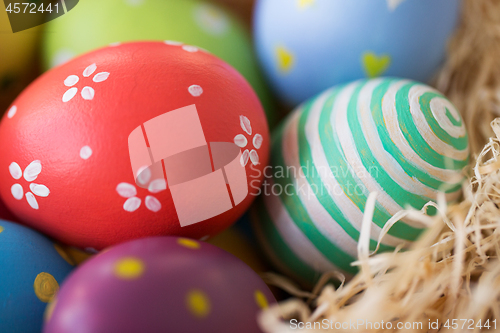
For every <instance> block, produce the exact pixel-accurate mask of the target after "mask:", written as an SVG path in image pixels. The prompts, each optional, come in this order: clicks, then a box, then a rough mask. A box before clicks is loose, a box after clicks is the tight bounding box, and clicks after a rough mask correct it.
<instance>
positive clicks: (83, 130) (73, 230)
mask: <svg viewBox="0 0 500 333" xmlns="http://www.w3.org/2000/svg"><path fill="white" fill-rule="evenodd" d="M12 107H15V108H16V109H17V112H16V113H15V114H14V115H13V116H12V117H10V116H9V115H6V116H4V118H3V120H2V123H1V124H0V142H2V143H3V144H2V145H1V146H0V170H1V171H0V181H1V182H2V184H3V186H0V187H1V188H0V194H1V195H2V198H3V199H4V201H5V204H6V205H7V206H8V207H9V208H10V209H11V210H12V212H13V213H14V214H15V215H16V216H18V217H19V218H20V219H21V220H22V221H23V222H25V223H26V224H28V225H30V226H32V227H34V228H35V229H39V230H41V231H43V232H44V233H46V234H48V235H50V236H52V237H54V238H55V239H58V240H60V241H61V242H63V243H65V244H68V245H73V246H77V247H80V248H83V249H93V250H101V249H103V248H104V247H107V246H109V245H112V244H116V243H119V242H123V241H126V240H131V239H135V238H140V237H146V236H152V235H176V236H188V237H190V238H196V239H199V238H202V237H208V236H214V235H216V234H217V233H219V232H220V231H222V230H224V229H226V228H227V227H229V226H230V225H231V224H232V223H234V222H235V221H236V220H237V219H238V218H239V217H240V216H241V215H242V214H243V213H244V212H245V210H246V209H247V208H248V207H249V205H250V203H251V201H252V200H253V198H254V197H255V194H256V193H257V192H258V189H259V187H260V184H261V179H262V177H263V175H262V169H263V168H264V166H265V165H266V164H267V161H268V154H269V133H268V128H267V121H266V117H265V115H264V111H263V110H262V107H261V105H260V103H259V100H258V98H257V96H256V95H255V93H254V92H253V90H252V88H251V87H250V85H248V83H247V82H246V81H245V80H244V78H243V77H242V76H241V75H240V74H239V73H238V72H236V71H235V70H234V69H233V68H232V67H230V66H229V65H227V64H226V63H225V62H223V61H221V60H220V59H218V58H216V57H215V56H213V55H210V54H208V53H205V52H203V51H201V50H199V49H198V48H196V47H193V46H186V45H183V46H179V45H168V44H165V43H160V42H144V43H130V44H123V45H120V46H116V47H107V48H104V49H100V50H98V51H95V52H92V53H89V54H87V55H84V56H82V57H79V58H76V59H75V60H73V61H71V62H69V63H67V64H65V65H62V66H60V67H58V68H55V69H53V70H51V71H49V72H47V73H46V74H44V75H43V76H42V77H40V78H39V79H38V80H37V81H35V82H34V83H33V84H32V85H31V86H29V87H28V88H27V89H26V90H25V91H24V92H23V94H21V95H20V97H19V98H18V99H17V100H16V101H14V104H13V106H12Z"/></svg>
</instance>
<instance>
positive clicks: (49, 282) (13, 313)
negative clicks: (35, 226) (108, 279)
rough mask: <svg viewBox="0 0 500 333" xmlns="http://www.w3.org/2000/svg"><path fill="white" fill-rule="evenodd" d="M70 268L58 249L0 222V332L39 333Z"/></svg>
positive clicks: (29, 232) (37, 236) (32, 233)
mask: <svg viewBox="0 0 500 333" xmlns="http://www.w3.org/2000/svg"><path fill="white" fill-rule="evenodd" d="M72 268H73V266H72V265H71V264H70V263H69V259H67V257H66V255H65V253H64V252H63V251H62V249H61V248H59V246H58V245H56V244H54V243H53V242H51V241H50V240H49V239H47V238H46V237H44V236H42V235H41V234H39V233H37V232H35V231H33V230H31V229H28V228H26V227H23V226H21V225H18V224H15V223H12V222H7V221H5V220H0V281H1V283H0V332H9V333H17V332H19V333H30V332H40V331H41V329H42V324H43V313H44V311H45V307H46V305H47V303H48V302H49V301H51V300H52V298H53V296H54V295H55V293H56V292H57V291H58V290H59V285H60V284H61V283H62V281H63V280H64V278H65V277H66V276H67V275H68V274H69V273H70V271H71V270H72Z"/></svg>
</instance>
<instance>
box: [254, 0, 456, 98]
mask: <svg viewBox="0 0 500 333" xmlns="http://www.w3.org/2000/svg"><path fill="white" fill-rule="evenodd" d="M460 7H461V1H460V0H349V1H345V0H258V1H257V5H256V10H255V17H254V27H255V31H254V32H255V40H256V47H257V52H258V55H259V58H260V61H261V63H262V66H263V67H264V70H265V72H266V74H267V76H268V78H269V80H270V81H271V83H272V85H273V87H274V89H275V90H276V92H277V93H278V94H279V96H280V98H281V99H282V100H283V101H284V102H285V103H287V104H289V105H290V106H296V105H297V104H299V103H301V102H303V101H305V100H307V99H309V98H311V97H313V96H315V95H316V94H318V93H320V92H322V91H323V90H325V89H327V88H329V87H331V86H334V85H336V84H339V83H345V82H348V81H351V80H355V79H360V78H373V77H378V76H398V77H404V78H408V79H413V80H417V81H421V82H427V81H429V80H430V79H431V77H432V76H433V75H434V74H435V72H436V70H437V69H438V68H439V66H440V65H441V64H442V62H443V60H444V57H445V51H446V43H447V41H448V39H449V37H450V36H451V34H452V32H453V31H454V29H455V26H456V23H457V21H458V18H459V15H460Z"/></svg>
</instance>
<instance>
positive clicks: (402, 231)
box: [319, 84, 422, 241]
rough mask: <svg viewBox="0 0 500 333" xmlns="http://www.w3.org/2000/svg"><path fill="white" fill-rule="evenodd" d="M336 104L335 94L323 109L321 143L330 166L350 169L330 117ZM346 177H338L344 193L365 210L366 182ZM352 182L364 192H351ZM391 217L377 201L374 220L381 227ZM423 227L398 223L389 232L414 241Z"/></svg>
mask: <svg viewBox="0 0 500 333" xmlns="http://www.w3.org/2000/svg"><path fill="white" fill-rule="evenodd" d="M362 87H363V85H362V84H359V85H358V86H357V87H356V89H355V90H354V93H353V95H352V97H351V100H350V101H349V108H352V107H353V106H352V105H353V103H354V108H355V107H356V105H357V100H358V94H359V91H360V90H361V89H362ZM334 104H335V96H330V97H329V98H328V100H327V102H326V103H325V105H324V107H323V110H322V111H321V117H320V121H319V122H320V124H322V126H321V128H320V129H319V131H320V133H319V135H320V139H321V143H322V145H323V150H324V151H325V152H328V153H327V154H325V155H326V159H327V160H328V163H329V164H330V168H335V167H338V168H340V169H341V170H350V166H349V164H348V163H347V161H346V159H345V155H344V152H343V151H342V147H341V146H340V142H339V140H338V137H337V135H336V133H333V128H332V126H331V124H330V118H331V115H332V113H333V109H334ZM344 176H345V177H344V178H340V177H339V178H338V179H337V181H338V182H339V184H340V185H341V186H342V188H343V189H344V193H345V194H346V195H347V196H348V197H349V199H350V200H351V201H352V202H353V203H354V204H355V205H356V206H357V207H358V208H359V209H360V210H361V211H362V212H364V211H365V205H366V200H367V199H368V194H369V193H367V192H368V191H367V189H366V188H365V186H364V184H363V183H362V182H361V180H359V178H358V177H356V176H355V175H354V174H351V173H350V172H345V173H344ZM350 184H354V185H355V186H359V188H360V189H362V190H363V192H364V193H363V194H361V195H359V194H357V193H351V192H350V191H349V188H350ZM390 218H391V215H390V214H389V213H388V212H387V211H386V210H385V209H384V208H383V207H382V206H381V205H380V203H378V202H377V203H376V205H375V211H374V213H373V222H374V223H375V224H376V225H378V226H379V227H380V228H383V227H384V225H385V223H386V222H387V220H389V219H390ZM421 232H422V229H417V228H413V227H411V226H409V225H407V224H405V223H396V224H395V225H394V226H393V227H392V228H391V229H389V231H388V234H389V235H391V236H395V237H399V238H402V239H405V240H410V241H413V240H415V239H417V238H418V236H419V235H420V233H421Z"/></svg>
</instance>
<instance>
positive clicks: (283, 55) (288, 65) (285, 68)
mask: <svg viewBox="0 0 500 333" xmlns="http://www.w3.org/2000/svg"><path fill="white" fill-rule="evenodd" d="M276 57H277V59H278V67H279V70H280V71H281V72H282V73H288V72H290V71H291V70H292V68H293V64H294V62H295V60H294V58H295V57H294V55H293V54H292V52H290V51H288V50H287V49H286V48H285V47H283V46H278V47H276Z"/></svg>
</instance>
